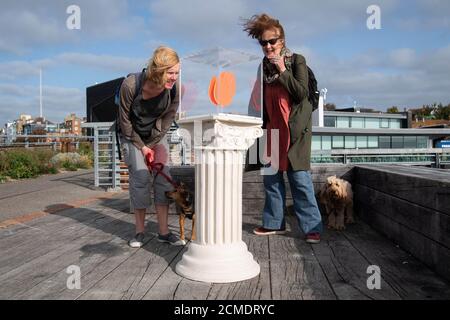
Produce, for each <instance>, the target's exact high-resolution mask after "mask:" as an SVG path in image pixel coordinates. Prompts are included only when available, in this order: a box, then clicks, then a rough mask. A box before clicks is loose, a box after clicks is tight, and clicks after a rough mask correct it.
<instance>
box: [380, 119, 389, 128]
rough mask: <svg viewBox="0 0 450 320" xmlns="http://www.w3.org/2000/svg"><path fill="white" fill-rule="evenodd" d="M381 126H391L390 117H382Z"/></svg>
mask: <svg viewBox="0 0 450 320" xmlns="http://www.w3.org/2000/svg"><path fill="white" fill-rule="evenodd" d="M380 128H389V119H386V118H381V119H380Z"/></svg>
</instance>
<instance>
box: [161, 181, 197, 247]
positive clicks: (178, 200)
mask: <svg viewBox="0 0 450 320" xmlns="http://www.w3.org/2000/svg"><path fill="white" fill-rule="evenodd" d="M166 196H167V197H168V198H169V199H172V200H174V201H175V204H176V206H177V212H178V213H179V215H180V218H179V222H180V239H181V240H182V241H184V238H185V236H184V220H185V218H188V219H191V220H192V236H191V240H195V212H194V203H193V197H192V194H191V193H190V192H189V190H188V188H187V187H186V185H185V184H184V183H182V182H181V183H180V185H179V186H177V187H176V188H175V189H174V190H173V191H166Z"/></svg>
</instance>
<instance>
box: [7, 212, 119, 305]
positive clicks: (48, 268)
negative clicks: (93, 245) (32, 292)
mask: <svg viewBox="0 0 450 320" xmlns="http://www.w3.org/2000/svg"><path fill="white" fill-rule="evenodd" d="M105 229H108V230H110V231H111V232H116V231H121V230H124V229H125V230H126V228H124V225H123V221H120V220H113V221H109V222H106V223H105V224H104V225H103V229H102V230H101V231H100V230H92V229H91V230H90V232H87V233H81V234H78V235H77V237H73V238H71V239H67V240H65V241H64V240H62V239H61V240H60V242H59V245H58V246H55V247H54V248H53V249H52V250H46V253H45V254H42V255H40V256H39V257H38V258H35V259H33V260H31V261H29V262H28V263H25V264H22V265H21V266H19V267H16V268H14V269H13V270H11V271H9V272H6V273H5V274H2V275H1V276H0V283H1V287H2V292H0V295H1V296H2V297H3V298H10V297H14V296H15V295H20V294H23V293H24V292H26V291H27V290H29V289H30V288H33V287H34V286H36V285H38V284H39V283H41V282H42V281H44V280H45V279H47V278H49V277H51V276H52V275H53V274H55V273H56V272H58V271H61V270H62V269H66V268H67V267H68V266H69V265H70V264H67V261H66V259H65V257H66V256H67V255H71V258H72V260H70V259H69V260H70V261H71V262H72V261H73V259H74V258H76V257H77V256H78V257H79V252H77V251H78V249H79V248H80V247H82V246H84V245H85V244H86V243H89V241H90V240H91V239H94V241H98V240H99V239H101V240H103V239H104V232H105V231H104V230H105ZM108 236H110V234H109V235H108ZM74 252H75V253H74ZM3 295H5V296H3Z"/></svg>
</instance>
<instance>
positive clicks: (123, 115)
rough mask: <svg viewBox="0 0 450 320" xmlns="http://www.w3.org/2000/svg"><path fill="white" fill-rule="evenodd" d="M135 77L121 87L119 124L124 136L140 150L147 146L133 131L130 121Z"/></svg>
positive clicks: (129, 78) (127, 79) (127, 80)
mask: <svg viewBox="0 0 450 320" xmlns="http://www.w3.org/2000/svg"><path fill="white" fill-rule="evenodd" d="M133 80H134V81H136V79H134V76H130V77H128V78H126V79H125V80H124V81H123V82H122V86H121V87H120V108H119V124H120V130H121V132H122V135H123V136H124V137H125V138H127V139H128V140H130V141H131V142H132V143H133V144H134V145H135V146H136V147H137V148H139V150H141V149H142V147H144V146H145V144H144V142H143V141H142V139H141V137H140V136H139V135H138V134H137V133H136V132H135V131H134V130H133V125H132V124H131V121H130V109H131V105H132V104H133V99H134V90H135V82H134V81H133Z"/></svg>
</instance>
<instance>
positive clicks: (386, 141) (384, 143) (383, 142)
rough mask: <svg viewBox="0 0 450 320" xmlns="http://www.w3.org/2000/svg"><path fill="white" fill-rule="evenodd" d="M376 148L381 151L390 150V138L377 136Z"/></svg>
mask: <svg viewBox="0 0 450 320" xmlns="http://www.w3.org/2000/svg"><path fill="white" fill-rule="evenodd" d="M378 147H379V148H381V149H390V148H391V137H389V136H379V137H378Z"/></svg>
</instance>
